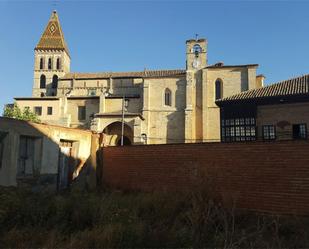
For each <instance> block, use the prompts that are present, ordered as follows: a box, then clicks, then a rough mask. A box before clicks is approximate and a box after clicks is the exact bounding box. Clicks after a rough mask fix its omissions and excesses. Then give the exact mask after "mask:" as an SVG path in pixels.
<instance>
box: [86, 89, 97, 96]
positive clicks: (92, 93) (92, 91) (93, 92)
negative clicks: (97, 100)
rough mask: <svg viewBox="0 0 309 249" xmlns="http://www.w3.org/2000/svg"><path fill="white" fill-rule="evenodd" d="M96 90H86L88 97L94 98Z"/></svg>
mask: <svg viewBox="0 0 309 249" xmlns="http://www.w3.org/2000/svg"><path fill="white" fill-rule="evenodd" d="M96 94H97V93H96V89H88V96H96Z"/></svg>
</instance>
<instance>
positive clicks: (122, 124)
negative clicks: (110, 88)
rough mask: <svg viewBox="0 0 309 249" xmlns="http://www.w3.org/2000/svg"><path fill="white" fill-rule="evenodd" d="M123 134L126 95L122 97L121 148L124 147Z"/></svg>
mask: <svg viewBox="0 0 309 249" xmlns="http://www.w3.org/2000/svg"><path fill="white" fill-rule="evenodd" d="M123 133H124V94H123V95H122V122H121V144H120V145H121V146H123Z"/></svg>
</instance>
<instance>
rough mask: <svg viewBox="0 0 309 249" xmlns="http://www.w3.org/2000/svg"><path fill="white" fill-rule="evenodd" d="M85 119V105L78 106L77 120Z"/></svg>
mask: <svg viewBox="0 0 309 249" xmlns="http://www.w3.org/2000/svg"><path fill="white" fill-rule="evenodd" d="M85 119H86V106H79V107H78V120H85Z"/></svg>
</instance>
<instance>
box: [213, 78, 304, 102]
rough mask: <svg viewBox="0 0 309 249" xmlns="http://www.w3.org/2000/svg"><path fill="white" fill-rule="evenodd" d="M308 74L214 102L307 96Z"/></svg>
mask: <svg viewBox="0 0 309 249" xmlns="http://www.w3.org/2000/svg"><path fill="white" fill-rule="evenodd" d="M308 85H309V74H307V75H303V76H299V77H296V78H292V79H289V80H285V81H281V82H278V83H275V84H272V85H269V86H266V87H263V88H259V89H253V90H249V91H245V92H242V93H239V94H236V95H232V96H229V97H226V98H223V99H220V100H218V101H216V102H217V103H222V102H231V101H241V100H250V99H261V98H269V97H280V96H282V97H283V96H291V95H302V94H309V86H308Z"/></svg>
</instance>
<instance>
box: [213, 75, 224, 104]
mask: <svg viewBox="0 0 309 249" xmlns="http://www.w3.org/2000/svg"><path fill="white" fill-rule="evenodd" d="M215 95H216V96H215V98H216V100H217V99H221V98H222V96H223V91H222V80H220V79H217V80H216V82H215Z"/></svg>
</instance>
